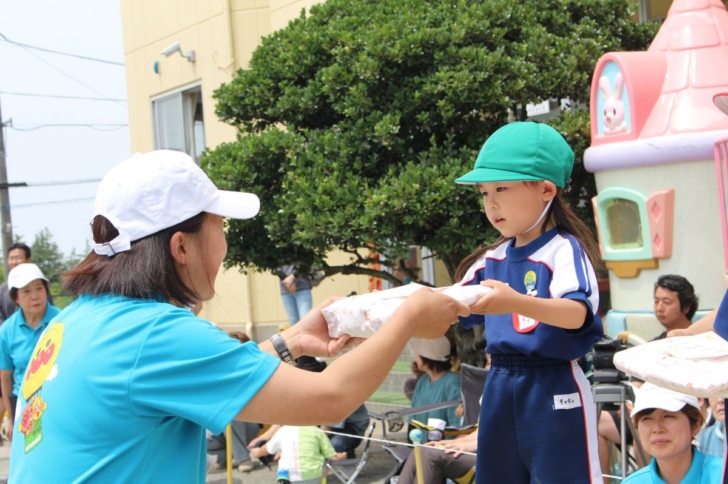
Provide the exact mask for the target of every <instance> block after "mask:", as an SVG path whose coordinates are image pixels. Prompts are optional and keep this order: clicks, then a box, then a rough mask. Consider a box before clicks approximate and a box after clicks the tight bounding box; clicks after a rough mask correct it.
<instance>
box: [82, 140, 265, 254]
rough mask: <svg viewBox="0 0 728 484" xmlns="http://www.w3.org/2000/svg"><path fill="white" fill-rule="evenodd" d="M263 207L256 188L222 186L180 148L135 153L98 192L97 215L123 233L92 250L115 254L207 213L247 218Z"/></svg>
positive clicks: (95, 208)
mask: <svg viewBox="0 0 728 484" xmlns="http://www.w3.org/2000/svg"><path fill="white" fill-rule="evenodd" d="M259 209H260V200H259V199H258V197H257V196H256V195H253V194H252V193H243V192H230V191H224V190H218V189H217V187H215V185H214V184H213V183H212V181H211V180H210V179H209V178H208V177H207V175H205V173H204V172H203V171H202V170H201V169H200V167H199V166H197V164H196V163H195V162H194V160H193V159H192V158H191V157H190V156H188V155H187V154H185V153H182V152H180V151H169V150H159V151H151V152H149V153H145V154H143V155H142V154H137V155H134V156H133V157H132V158H130V159H128V160H125V161H122V162H121V163H119V164H118V165H116V166H115V167H114V168H112V169H111V171H109V172H108V173H107V174H106V176H105V177H104V178H103V180H101V183H100V184H99V190H98V192H97V193H96V204H95V207H94V217H96V216H97V215H102V216H104V217H106V218H107V219H108V220H109V221H110V222H111V223H112V224H113V225H114V227H116V230H118V231H119V235H118V236H117V237H116V238H115V239H114V240H112V241H111V242H106V243H103V244H98V243H95V242H96V241H94V246H93V248H94V252H96V253H97V254H99V255H106V256H109V257H111V256H113V255H114V254H117V253H119V252H123V251H126V250H129V249H130V248H131V243H132V242H134V241H136V240H139V239H142V238H144V237H147V236H149V235H152V234H156V233H157V232H159V231H160V230H164V229H166V228H169V227H173V226H175V225H177V224H178V223H181V222H184V221H185V220H187V219H190V218H192V217H194V216H195V215H197V214H199V213H200V212H208V213H212V214H215V215H220V216H221V217H228V218H235V219H248V218H252V217H254V216H255V215H256V214H257V213H258V210H259Z"/></svg>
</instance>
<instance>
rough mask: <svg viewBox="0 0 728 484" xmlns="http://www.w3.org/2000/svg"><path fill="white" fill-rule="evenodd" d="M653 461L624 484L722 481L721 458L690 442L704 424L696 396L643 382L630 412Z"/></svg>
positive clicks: (707, 483) (701, 483) (697, 483)
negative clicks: (707, 453)
mask: <svg viewBox="0 0 728 484" xmlns="http://www.w3.org/2000/svg"><path fill="white" fill-rule="evenodd" d="M631 417H632V420H633V422H634V425H635V428H636V430H637V435H638V436H639V438H640V441H641V442H642V445H643V446H644V448H645V451H647V452H648V453H649V454H650V455H652V456H653V458H652V462H650V465H648V466H647V467H643V468H642V469H640V470H639V471H637V472H635V473H634V474H631V475H630V476H628V477H627V478H626V479H625V480H624V483H625V484H627V483H629V484H653V483H667V484H679V483H682V484H713V483H717V482H722V481H721V471H722V469H723V465H722V462H721V460H720V459H718V458H717V457H714V456H710V455H705V454H704V453H702V452H700V451H699V450H698V449H697V448H696V447H695V446H693V445H692V442H693V438H695V436H696V435H697V433H698V432H699V431H700V428H701V427H702V425H703V415H702V413H701V412H700V403H699V402H698V399H697V398H695V397H693V396H690V395H685V394H684V393H678V392H674V391H672V390H668V389H666V388H661V387H658V386H656V385H653V384H652V383H645V384H644V385H642V387H640V389H639V390H637V395H636V402H635V404H634V408H633V409H632V413H631Z"/></svg>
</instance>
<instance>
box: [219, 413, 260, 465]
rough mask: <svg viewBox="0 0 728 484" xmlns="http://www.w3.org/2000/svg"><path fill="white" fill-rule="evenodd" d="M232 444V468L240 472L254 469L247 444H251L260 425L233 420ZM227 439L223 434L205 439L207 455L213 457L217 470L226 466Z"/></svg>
mask: <svg viewBox="0 0 728 484" xmlns="http://www.w3.org/2000/svg"><path fill="white" fill-rule="evenodd" d="M231 424H232V429H231V434H232V444H233V467H237V468H238V470H239V471H240V472H250V471H252V470H253V469H254V468H255V465H254V464H253V461H252V460H251V458H250V451H249V450H248V443H249V442H252V441H253V439H255V438H256V437H257V436H258V433H259V432H260V425H258V424H256V423H251V422H241V421H239V420H233V421H232V422H231ZM226 449H227V439H226V438H225V432H223V433H221V434H219V435H212V434H211V435H209V436H208V437H207V454H208V455H211V456H214V457H215V459H216V460H215V462H216V464H217V467H218V468H223V467H225V466H226V465H227V450H226Z"/></svg>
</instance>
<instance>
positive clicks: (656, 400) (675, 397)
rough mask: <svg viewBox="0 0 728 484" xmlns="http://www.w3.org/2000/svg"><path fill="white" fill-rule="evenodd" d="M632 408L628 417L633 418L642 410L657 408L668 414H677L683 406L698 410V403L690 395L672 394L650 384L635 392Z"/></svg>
mask: <svg viewBox="0 0 728 484" xmlns="http://www.w3.org/2000/svg"><path fill="white" fill-rule="evenodd" d="M635 400H636V401H635V402H634V408H633V409H632V413H631V414H630V415H629V416H630V417H634V416H635V415H637V414H638V413H640V412H641V411H643V410H647V409H650V408H659V409H661V410H666V411H668V412H677V411H679V410H680V409H682V408H683V407H684V406H685V405H692V406H693V407H695V408H697V409H698V410H700V402H698V399H697V398H696V397H693V396H692V395H686V394H684V393H678V392H674V391H672V390H668V389H667V388H662V387H658V386H657V385H654V384H652V383H645V384H644V385H642V386H641V387H640V388H639V389H638V390H637V392H636V395H635Z"/></svg>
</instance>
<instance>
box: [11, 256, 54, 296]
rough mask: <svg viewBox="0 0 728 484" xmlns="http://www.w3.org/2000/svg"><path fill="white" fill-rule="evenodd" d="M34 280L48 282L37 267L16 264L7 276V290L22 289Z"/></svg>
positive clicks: (31, 264) (28, 264)
mask: <svg viewBox="0 0 728 484" xmlns="http://www.w3.org/2000/svg"><path fill="white" fill-rule="evenodd" d="M36 279H43V280H44V281H48V279H46V276H44V275H43V271H41V270H40V268H39V267H38V266H37V265H35V264H33V263H31V262H27V263H25V264H18V265H17V266H15V268H14V269H13V270H11V271H10V273H9V274H8V289H22V288H24V287H25V286H27V285H28V284H30V283H31V282H33V281H35V280H36Z"/></svg>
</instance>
